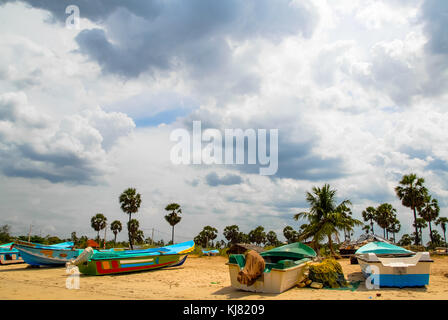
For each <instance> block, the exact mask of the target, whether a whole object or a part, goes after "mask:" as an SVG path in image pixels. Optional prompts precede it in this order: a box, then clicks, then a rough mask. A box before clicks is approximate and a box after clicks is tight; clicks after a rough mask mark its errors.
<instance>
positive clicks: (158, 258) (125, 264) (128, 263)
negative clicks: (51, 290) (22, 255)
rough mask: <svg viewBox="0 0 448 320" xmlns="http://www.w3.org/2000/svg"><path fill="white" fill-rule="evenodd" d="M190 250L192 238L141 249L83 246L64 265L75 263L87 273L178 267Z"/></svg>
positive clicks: (103, 273)
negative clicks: (107, 249) (105, 250)
mask: <svg viewBox="0 0 448 320" xmlns="http://www.w3.org/2000/svg"><path fill="white" fill-rule="evenodd" d="M193 250H194V241H187V242H183V243H179V244H175V245H171V246H166V247H160V248H151V249H142V250H126V251H110V252H98V251H93V249H92V248H87V249H85V250H84V251H83V252H82V253H81V254H80V256H79V258H78V259H74V260H73V261H70V262H69V263H68V264H67V266H70V265H73V266H78V268H79V271H80V272H81V273H83V274H88V275H108V274H119V273H129V272H137V271H147V270H154V269H160V268H166V267H175V266H180V265H182V264H183V263H184V262H185V260H186V259H187V256H188V254H189V253H190V252H192V251H193Z"/></svg>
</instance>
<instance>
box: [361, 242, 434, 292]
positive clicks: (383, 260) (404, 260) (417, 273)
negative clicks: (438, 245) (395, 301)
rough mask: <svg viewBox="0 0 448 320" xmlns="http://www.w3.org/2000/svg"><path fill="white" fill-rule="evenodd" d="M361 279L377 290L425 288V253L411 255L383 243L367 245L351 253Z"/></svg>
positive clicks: (427, 257) (428, 262) (427, 271)
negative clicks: (369, 280) (363, 278)
mask: <svg viewBox="0 0 448 320" xmlns="http://www.w3.org/2000/svg"><path fill="white" fill-rule="evenodd" d="M355 255H356V257H357V259H358V263H359V265H360V267H361V271H362V273H363V275H364V276H365V277H366V278H368V277H371V279H372V284H373V285H375V284H377V285H379V286H380V287H399V288H402V287H422V286H425V285H427V284H429V275H430V268H431V263H432V262H434V261H433V260H432V259H431V257H430V255H429V252H417V253H415V252H413V251H409V250H406V249H404V248H402V247H398V246H395V245H393V244H390V243H385V242H379V241H377V242H370V243H368V244H366V245H365V246H363V247H361V248H359V249H358V250H357V251H356V253H355Z"/></svg>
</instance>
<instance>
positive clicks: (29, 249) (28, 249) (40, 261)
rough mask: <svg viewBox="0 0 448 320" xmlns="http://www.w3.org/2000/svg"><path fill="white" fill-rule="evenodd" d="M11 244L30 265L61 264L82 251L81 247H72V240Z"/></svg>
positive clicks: (17, 242) (16, 242)
mask: <svg viewBox="0 0 448 320" xmlns="http://www.w3.org/2000/svg"><path fill="white" fill-rule="evenodd" d="M12 246H13V248H15V249H17V250H18V251H19V253H20V256H21V257H22V259H23V260H24V261H25V262H26V263H28V264H29V265H32V266H63V265H65V263H67V262H68V261H70V260H71V259H74V258H76V257H77V256H78V255H79V254H80V252H82V250H81V249H73V246H74V243H73V242H63V243H58V244H53V245H44V244H40V243H33V242H27V241H15V242H14V243H13V245H12Z"/></svg>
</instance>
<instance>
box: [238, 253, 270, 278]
mask: <svg viewBox="0 0 448 320" xmlns="http://www.w3.org/2000/svg"><path fill="white" fill-rule="evenodd" d="M265 266H266V264H265V262H264V259H263V257H262V256H260V255H259V254H258V252H255V251H254V250H250V251H248V252H247V253H246V265H245V266H244V269H243V270H241V271H240V272H239V273H238V277H237V280H238V282H239V283H241V284H245V285H247V286H251V285H253V284H254V283H255V281H256V280H257V278H258V277H260V276H261V275H262V274H263V271H264V268H265Z"/></svg>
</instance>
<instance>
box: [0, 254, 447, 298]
mask: <svg viewBox="0 0 448 320" xmlns="http://www.w3.org/2000/svg"><path fill="white" fill-rule="evenodd" d="M433 259H434V261H435V262H434V264H433V265H432V267H431V277H430V284H429V285H428V286H427V287H424V288H404V289H381V290H367V289H366V287H365V285H364V283H361V285H360V286H359V288H358V289H357V290H356V291H353V292H352V291H349V290H328V289H320V290H318V289H309V288H303V289H299V288H293V289H290V290H288V291H286V292H284V293H282V294H259V293H249V292H244V291H239V290H236V289H234V288H232V287H231V286H230V279H229V274H228V267H227V266H226V265H225V263H226V262H227V259H225V258H224V257H200V258H198V257H195V256H190V257H189V258H188V259H187V261H186V263H185V264H184V265H183V266H181V267H176V268H171V269H160V270H154V271H150V272H141V273H133V274H125V275H113V276H84V275H80V278H79V289H67V288H66V281H67V278H68V274H67V273H66V270H65V268H38V269H34V268H28V267H27V265H26V264H20V265H9V266H0V299H2V300H13V299H32V300H35V299H50V300H52V299H56V300H58V299H70V300H71V299H75V300H78V299H89V300H90V299H160V300H177V299H195V300H196V299H211V300H214V299H281V300H290V299H294V300H319V299H356V300H358V299H361V300H366V299H373V300H388V299H402V300H409V299H448V257H433ZM340 263H341V265H342V266H343V268H344V274H345V276H346V277H347V278H348V279H349V280H363V277H362V274H361V272H360V267H359V265H350V263H349V260H347V259H343V260H340ZM377 293H379V294H380V296H377Z"/></svg>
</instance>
